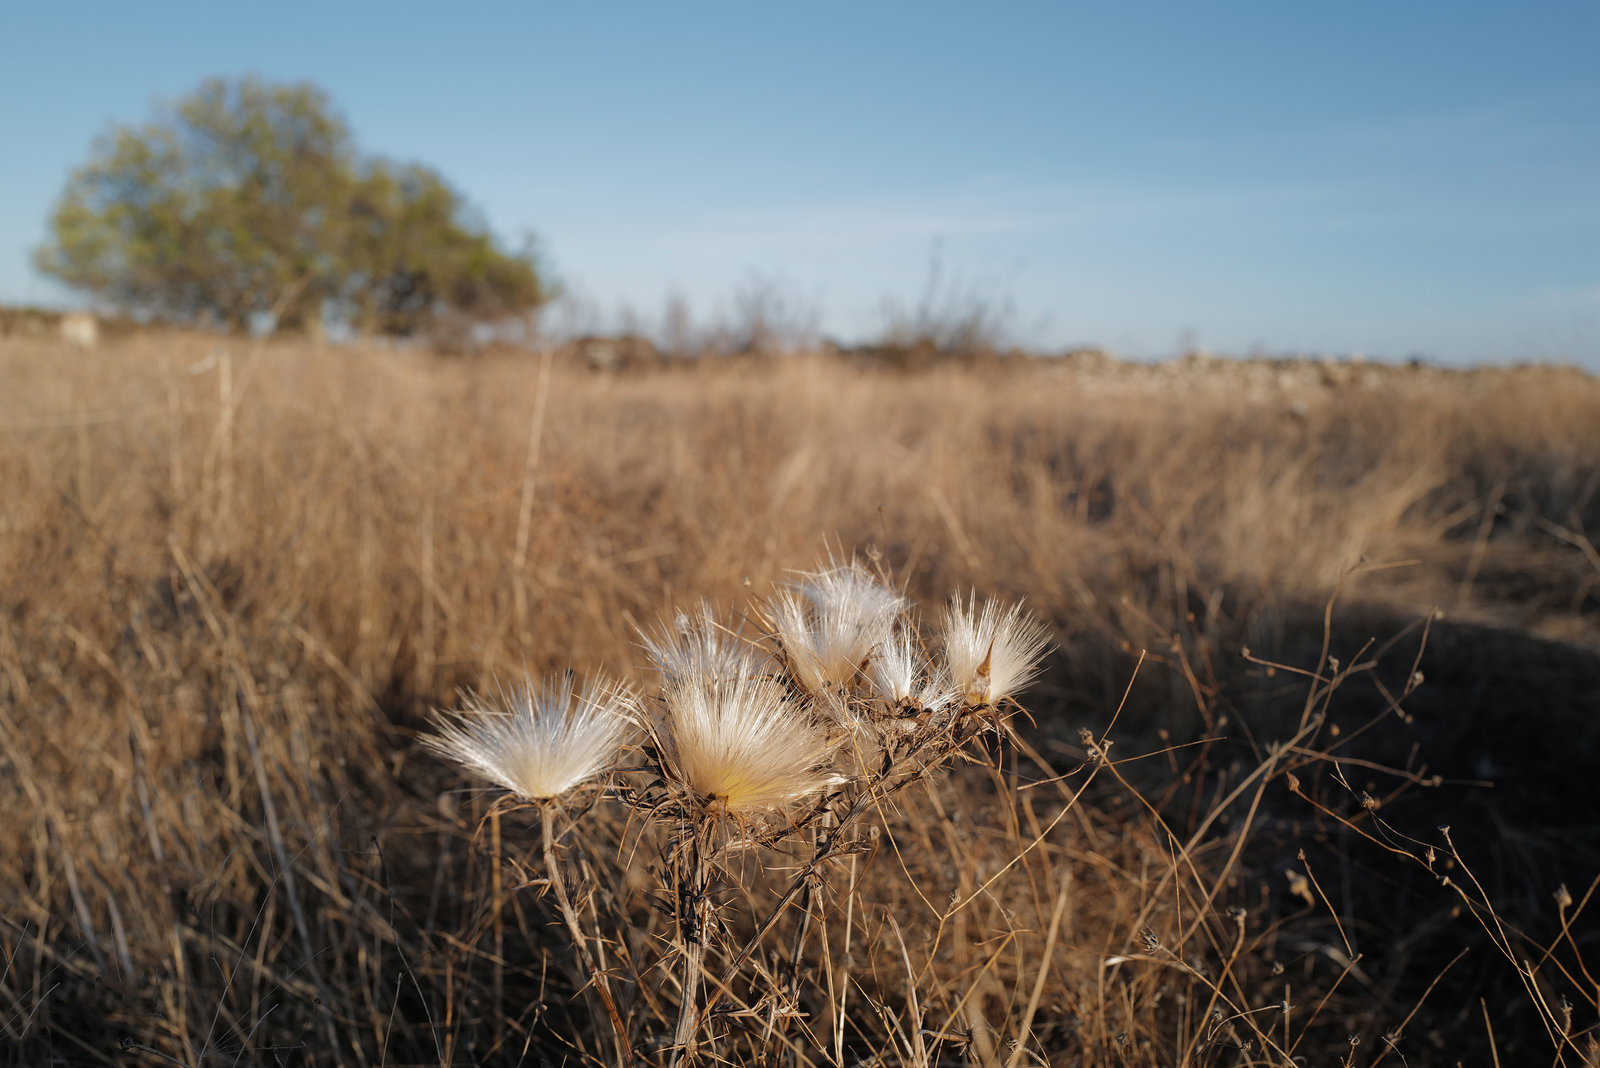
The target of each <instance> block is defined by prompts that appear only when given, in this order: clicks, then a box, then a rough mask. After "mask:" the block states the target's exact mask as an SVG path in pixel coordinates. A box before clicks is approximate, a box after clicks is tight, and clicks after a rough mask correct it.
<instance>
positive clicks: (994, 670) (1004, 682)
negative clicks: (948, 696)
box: [944, 594, 1050, 708]
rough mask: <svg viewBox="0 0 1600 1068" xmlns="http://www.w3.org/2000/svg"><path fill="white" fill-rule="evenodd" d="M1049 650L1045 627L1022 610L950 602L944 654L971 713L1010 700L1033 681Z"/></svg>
mask: <svg viewBox="0 0 1600 1068" xmlns="http://www.w3.org/2000/svg"><path fill="white" fill-rule="evenodd" d="M1049 644H1050V637H1049V632H1048V631H1046V630H1045V627H1044V624H1042V623H1040V622H1039V621H1038V620H1037V619H1034V618H1033V617H1032V616H1030V615H1027V614H1025V613H1024V612H1023V610H1022V605H1020V604H1013V605H1011V606H1009V607H1004V608H1003V607H1001V606H1000V605H999V604H998V603H997V602H995V601H985V602H984V604H983V608H982V609H981V610H980V609H979V608H978V606H977V595H976V594H974V595H972V596H971V597H969V598H968V600H967V603H966V604H962V603H961V598H960V596H959V595H958V596H956V597H954V598H952V599H951V601H950V607H949V609H948V610H947V611H946V613H945V621H944V649H945V662H946V665H947V667H948V669H949V672H950V679H951V681H952V682H953V683H954V684H955V686H956V690H957V692H958V693H959V694H960V695H961V700H962V701H963V703H965V704H966V705H967V707H969V708H987V707H989V706H991V705H995V704H998V703H999V702H1001V701H1003V700H1005V699H1006V698H1007V697H1011V696H1013V695H1015V694H1016V693H1017V691H1019V690H1021V689H1022V688H1023V687H1024V686H1026V685H1027V684H1028V683H1029V682H1031V681H1032V680H1033V677H1034V676H1035V675H1036V674H1037V673H1038V670H1039V661H1040V659H1041V658H1042V657H1043V656H1044V651H1045V649H1046V647H1047V646H1048V645H1049Z"/></svg>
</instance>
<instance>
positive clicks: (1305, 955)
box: [0, 335, 1600, 1068]
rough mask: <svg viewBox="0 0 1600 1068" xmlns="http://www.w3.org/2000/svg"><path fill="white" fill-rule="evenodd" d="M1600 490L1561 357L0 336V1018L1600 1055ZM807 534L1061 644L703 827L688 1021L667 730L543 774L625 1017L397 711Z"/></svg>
mask: <svg viewBox="0 0 1600 1068" xmlns="http://www.w3.org/2000/svg"><path fill="white" fill-rule="evenodd" d="M1596 531H1600V382H1597V381H1596V380H1595V379H1593V378H1591V377H1587V376H1585V375H1583V374H1580V373H1578V372H1574V371H1562V370H1555V369H1523V370H1515V371H1512V370H1506V371H1482V372H1475V373H1471V374H1464V373H1445V372H1440V371H1429V370H1425V369H1409V368H1397V369H1392V370H1379V369H1373V368H1366V369H1363V368H1349V367H1330V368H1318V367H1315V366H1305V367H1297V366H1292V365H1283V366H1266V365H1253V366H1234V365H1226V364H1210V363H1204V362H1195V361H1191V362H1189V363H1178V364H1174V365H1169V366H1166V367H1162V368H1129V367H1120V366H1117V365H1097V364H1092V363H1089V362H1087V361H1077V362H1071V363H1050V362H1047V361H1041V362H1040V363H1039V364H1038V365H1032V364H1028V363H995V364H991V365H983V366H971V367H948V368H937V369H933V370H927V371H921V372H917V373H903V372H895V371H888V370H874V369H871V368H864V367H860V366H856V365H853V364H849V363H846V362H842V361H840V360H837V359H830V358H824V357H820V356H819V357H814V358H801V357H796V358H786V359H771V360H766V361H761V362H742V361H737V360H729V361H707V362H705V363H701V364H698V365H686V366H679V367H671V368H661V369H657V370H645V371H638V372H633V373H628V374H603V373H596V372H592V371H588V370H585V369H583V368H581V367H579V366H576V365H575V364H572V363H569V362H568V361H565V360H562V359H559V358H556V359H552V360H549V361H548V362H547V361H545V360H542V359H540V358H538V357H521V358H511V357H485V358H479V359H470V360H444V359H437V358H432V357H428V356H425V355H421V354H417V353H407V352H393V351H383V350H377V349H374V350H353V349H346V348H318V347H314V346H312V345H310V344H308V343H298V342H282V343H273V344H271V345H265V346H256V345H252V344H250V343H248V342H242V341H229V340H219V339H216V338H203V337H185V336H170V337H163V336H158V335H148V336H135V337H131V338H129V339H126V340H123V341H119V342H117V343H115V344H113V345H110V346H107V347H103V348H100V349H96V350H91V351H76V350H70V349H67V348H66V347H64V346H62V345H60V344H58V343H53V342H49V341H44V340H37V339H10V340H6V339H0V799H3V802H4V809H3V811H4V812H5V813H6V814H7V818H6V819H5V820H4V821H3V822H0V1062H3V1063H7V1064H19V1065H35V1064H80V1063H81V1064H104V1063H117V1064H148V1065H161V1064H168V1065H170V1064H184V1065H189V1066H193V1068H199V1066H200V1065H203V1064H204V1065H221V1064H263V1065H276V1064H282V1065H313V1064H314V1065H333V1064H347V1065H361V1066H368V1065H374V1066H375V1065H401V1064H452V1065H473V1064H529V1065H540V1064H542V1065H551V1066H554V1065H560V1064H568V1065H579V1064H602V1065H603V1064H615V1063H619V1062H622V1061H625V1060H631V1061H633V1062H636V1063H641V1064H661V1065H667V1064H671V1063H675V1062H677V1061H679V1060H680V1059H681V1060H682V1061H684V1062H687V1061H688V1060H690V1059H696V1060H697V1062H698V1063H703V1064H749V1065H776V1064H784V1065H796V1066H807V1065H819V1066H820V1065H839V1066H841V1068H842V1066H845V1065H907V1066H931V1065H1001V1066H1006V1068H1020V1066H1024V1065H1040V1064H1053V1065H1108V1066H1110V1065H1118V1066H1121V1065H1129V1066H1154V1065H1274V1066H1282V1065H1286V1064H1291V1063H1293V1064H1314V1065H1376V1064H1380V1063H1389V1064H1393V1065H1411V1066H1417V1065H1428V1064H1439V1065H1453V1064H1458V1063H1459V1064H1469V1065H1490V1064H1495V1065H1512V1064H1543V1065H1574V1066H1576V1065H1592V1064H1596V1063H1600V1060H1597V1056H1600V1055H1597V1053H1596V1044H1595V1039H1596V1035H1597V1033H1600V1032H1597V1025H1600V986H1597V982H1596V976H1597V974H1600V919H1597V917H1600V905H1597V904H1596V903H1595V902H1594V901H1593V900H1592V895H1593V892H1594V891H1595V886H1596V879H1597V877H1600V773H1597V771H1596V766H1597V760H1600V553H1597V551H1596V544H1595V540H1596V538H1600V535H1597V534H1596V533H1595V532H1596ZM830 552H831V553H833V554H835V555H838V554H843V555H845V556H848V555H849V554H850V553H852V552H854V553H857V554H858V556H859V558H860V559H861V560H862V561H864V562H867V563H869V564H870V565H871V566H873V567H874V568H877V569H879V570H880V571H881V572H882V573H883V574H885V575H887V576H889V577H891V578H892V580H893V581H894V582H896V583H898V584H900V585H901V587H902V588H903V589H904V590H905V591H906V593H907V595H908V596H909V597H911V598H912V599H914V600H915V601H916V602H917V603H918V605H919V606H920V610H921V612H922V613H923V615H924V616H925V617H926V618H927V619H928V620H930V621H931V620H933V619H935V618H936V617H937V614H938V611H939V609H940V607H941V606H942V605H943V604H944V603H946V602H947V601H948V599H949V597H950V596H951V594H953V593H955V592H957V591H960V592H961V593H963V594H965V593H967V592H968V591H973V590H975V591H977V593H978V595H979V596H980V597H989V596H993V597H999V598H1004V599H1009V600H1014V599H1024V600H1025V601H1026V605H1027V607H1028V609H1029V610H1030V611H1031V612H1032V613H1034V614H1035V615H1036V616H1037V617H1038V618H1039V619H1041V620H1042V621H1044V622H1045V623H1046V624H1047V626H1048V627H1049V630H1050V634H1051V637H1052V641H1053V643H1054V647H1053V650H1052V652H1051V653H1050V654H1049V656H1048V659H1047V661H1046V663H1045V666H1044V670H1043V673H1042V675H1041V677H1040V678H1039V680H1038V681H1037V682H1036V683H1035V684H1034V685H1033V687H1032V688H1031V689H1030V690H1029V691H1027V692H1026V693H1025V694H1024V695H1023V696H1022V704H1023V705H1024V706H1025V708H1026V710H1027V714H1026V715H1024V714H1022V713H1020V712H1018V713H1014V714H1013V715H1012V716H1011V717H1010V720H1009V729H1008V730H1007V731H1006V732H1005V733H1003V734H996V733H992V732H990V733H982V734H979V735H977V736H976V737H974V738H973V739H972V740H971V741H970V742H968V743H967V744H966V745H965V746H964V748H963V749H962V750H961V755H960V756H959V757H958V758H956V759H952V760H950V761H949V762H948V763H947V764H946V765H945V766H943V767H940V768H936V769H933V770H931V771H930V772H929V773H927V774H923V775H917V776H914V777H913V778H912V779H911V780H910V781H908V782H906V783H904V784H902V786H901V788H899V789H897V790H896V791H895V792H893V793H890V792H888V791H885V792H884V795H883V796H882V797H881V798H877V799H876V803H874V804H872V805H870V806H869V807H868V808H867V809H865V810H864V811H863V812H862V814H861V815H860V817H859V818H858V819H856V820H855V821H854V822H853V823H851V824H850V825H849V826H848V827H847V828H845V829H846V830H847V831H848V833H849V840H848V842H846V843H845V847H844V848H842V849H840V851H839V852H838V853H837V854H836V855H833V856H831V857H830V858H829V859H827V860H825V861H824V862H822V863H820V864H815V865H811V866H809V867H808V866H807V862H808V860H810V859H811V858H812V857H813V855H814V854H813V842H814V841H820V840H821V839H820V837H818V838H816V839H813V838H811V837H808V836H806V835H800V836H795V835H791V836H789V837H787V838H785V837H783V836H782V835H778V834H774V835H770V836H769V837H767V838H766V839H765V840H764V841H762V842H753V843H747V844H746V846H745V847H744V848H742V849H738V850H729V851H727V852H726V853H725V854H724V855H723V856H722V857H721V858H720V861H719V863H718V866H717V868H716V871H715V873H714V877H713V878H712V880H711V882H712V886H713V888H712V891H711V892H712V893H714V894H715V896H716V902H715V908H716V911H717V914H718V915H719V916H720V917H721V927H720V929H718V930H717V931H714V932H712V933H711V934H710V935H708V936H707V939H706V944H705V946H704V954H705V959H704V965H703V974H704V982H705V983H706V985H707V989H708V990H713V991H715V995H716V997H715V1005H714V1006H712V1008H711V1011H708V1012H706V1013H705V1014H704V1019H702V1020H700V1021H699V1023H698V1025H697V1035H698V1039H697V1042H698V1047H697V1049H696V1050H694V1051H692V1057H691V1055H690V1054H689V1053H688V1052H687V1051H682V1050H676V1051H675V1050H674V1049H673V1048H672V1046H673V1037H674V1025H675V1023H676V1021H677V1019H678V1016H679V1011H678V1006H679V1003H680V1001H681V1000H682V996H683V990H684V986H685V984H684V982H683V980H682V974H683V970H682V969H681V968H680V967H679V960H680V958H681V956H682V953H683V948H684V947H683V946H682V945H681V944H680V943H681V940H680V939H679V938H678V936H677V935H676V933H675V928H674V922H673V910H674V904H673V902H672V901H671V900H670V898H671V894H670V891H671V889H672V885H673V884H672V878H671V875H670V870H669V869H671V868H672V866H673V864H674V861H673V859H672V854H671V852H670V850H671V847H672V834H671V829H670V828H668V827H664V826H662V825H661V824H660V823H659V821H656V820H654V819H650V818H646V815H645V814H643V813H641V812H639V811H634V810H630V808H629V807H628V806H627V805H626V804H625V798H622V797H619V795H626V794H628V793H629V791H636V790H643V789H645V788H646V787H647V785H648V784H647V783H646V782H645V781H644V780H645V779H646V778H647V777H648V773H647V772H639V771H624V772H623V773H622V774H621V776H620V777H619V778H618V779H617V780H616V784H615V787H614V789H612V790H611V791H610V793H609V795H606V796H602V794H601V793H600V792H598V790H591V791H590V792H589V793H588V794H586V795H585V796H584V797H583V798H581V803H578V802H574V803H573V804H570V805H568V806H567V808H566V810H565V811H563V812H562V813H561V815H560V820H561V822H562V825H563V827H565V828H566V829H565V834H564V837H563V839H562V846H561V849H562V863H563V865H564V868H565V875H564V877H563V878H564V882H563V885H562V887H561V888H560V889H562V890H564V891H565V892H566V893H567V894H569V895H570V898H571V900H572V902H573V903H574V905H575V906H576V910H577V913H578V914H579V920H580V926H582V927H584V929H586V930H587V931H588V936H587V938H588V940H589V943H590V944H592V949H589V950H586V952H590V953H592V954H594V955H595V956H597V957H598V958H599V960H600V964H599V966H600V967H601V968H603V969H604V971H605V973H606V976H607V980H608V981H607V985H608V986H609V988H610V991H611V992H612V993H613V994H614V997H615V1003H616V1009H617V1016H618V1017H619V1019H620V1029H619V1027H618V1026H617V1025H615V1024H613V1023H612V1022H610V1021H609V1019H608V1014H607V1013H605V1012H602V1011H601V1010H600V1009H599V1008H598V1007H597V1006H598V1001H597V999H596V997H595V996H594V994H595V987H593V986H590V987H589V988H588V989H587V990H586V989H583V988H584V986H585V984H586V983H588V981H589V980H588V976H587V974H586V968H585V965H584V954H580V953H577V952H575V950H574V946H573V939H572V937H571V936H570V934H569V929H568V926H567V925H564V924H563V922H562V918H561V914H560V912H559V910H558V909H557V907H556V899H557V897H558V896H559V895H558V894H557V893H553V892H552V886H551V884H550V881H549V880H548V879H547V878H546V875H545V868H544V867H543V866H542V864H541V862H540V859H539V852H540V826H539V818H538V816H537V814H534V813H531V812H530V811H528V810H526V809H517V808H507V807H505V806H503V805H502V806H499V807H494V805H495V801H496V797H497V793H496V792H495V791H493V790H491V789H488V788H487V787H486V786H485V785H484V784H483V783H482V782H480V781H478V780H476V779H473V778H470V777H469V776H468V775H467V774H466V773H465V772H463V771H461V770H460V769H458V768H456V767H454V766H451V765H449V764H447V763H445V762H444V761H442V760H440V759H439V758H438V757H437V756H436V755H434V754H433V753H432V752H430V751H428V750H427V749H425V748H424V747H423V746H422V745H421V744H419V737H420V735H421V734H423V733H424V732H426V731H427V730H428V729H429V728H430V720H429V715H430V713H431V712H432V711H433V710H434V709H439V708H450V707H456V706H458V705H459V704H460V702H461V701H462V699H463V695H464V694H466V693H467V692H469V691H477V692H482V693H485V694H491V695H492V694H495V693H497V692H498V688H499V687H500V686H502V685H508V684H510V683H513V682H516V681H518V680H520V679H521V678H522V677H523V675H524V673H528V674H531V675H532V676H534V677H544V678H551V677H555V676H556V675H557V674H558V673H559V672H561V671H562V670H564V669H566V668H568V667H573V668H576V669H577V670H578V671H580V672H583V673H588V672H592V671H597V670H604V671H608V672H610V673H613V674H615V675H621V676H623V677H625V678H628V679H631V680H633V681H634V682H636V683H637V684H639V685H640V686H642V687H646V688H648V687H650V686H651V685H652V681H651V678H650V675H649V673H648V672H647V671H646V670H645V668H644V667H643V665H644V663H645V661H644V658H643V657H642V656H641V655H640V651H639V647H638V642H639V631H640V629H641V628H644V629H649V628H651V627H653V626H656V625H657V624H659V623H660V621H662V620H663V619H667V618H670V616H671V613H672V612H673V610H674V609H675V608H679V607H693V606H696V605H698V604H699V603H700V602H702V601H708V602H710V603H711V604H713V605H715V606H717V608H718V609H719V610H720V611H722V612H724V613H726V614H728V615H729V616H730V617H733V616H736V615H737V614H738V613H740V612H742V611H744V610H745V608H746V606H748V605H749V604H750V603H751V602H752V600H753V599H758V598H762V597H765V596H766V595H767V594H769V593H770V592H771V590H772V589H773V587H774V584H781V583H782V582H783V581H784V580H785V578H786V577H787V576H789V575H790V574H791V573H792V569H796V568H809V567H813V566H816V565H817V564H818V563H819V562H821V561H826V560H827V559H828V557H829V554H830ZM642 759H643V758H641V759H640V760H635V761H634V765H635V766H639V765H640V764H641V763H642ZM568 825H570V826H568ZM807 834H808V835H809V832H807ZM808 873H810V876H808ZM791 888H799V892H796V893H790V892H789V891H790V889H791ZM777 906H783V907H777ZM769 916H771V917H774V919H773V922H772V924H771V926H770V927H766V926H765V925H764V924H763V921H764V919H765V918H767V917H769ZM619 1030H620V1032H621V1034H620V1035H619V1033H618V1032H619ZM624 1046H626V1048H628V1049H630V1050H631V1051H632V1053H631V1055H630V1054H624V1053H623V1052H621V1050H622V1048H623V1047H624Z"/></svg>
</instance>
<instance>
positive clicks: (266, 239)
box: [35, 78, 547, 335]
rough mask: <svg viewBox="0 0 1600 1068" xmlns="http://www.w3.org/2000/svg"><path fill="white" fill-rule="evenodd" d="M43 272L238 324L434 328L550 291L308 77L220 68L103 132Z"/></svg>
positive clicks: (148, 304)
mask: <svg viewBox="0 0 1600 1068" xmlns="http://www.w3.org/2000/svg"><path fill="white" fill-rule="evenodd" d="M35 258H36V262H37V264H38V266H39V268H40V270H42V271H44V272H45V273H47V274H51V275H54V276H55V277H57V278H60V279H61V280H62V281H64V282H66V283H67V284H68V285H71V286H74V287H76V288H78V289H82V290H84V291H86V292H88V293H91V294H93V295H94V296H95V297H97V298H99V299H101V300H103V301H105V302H107V303H110V304H112V305H115V306H117V307H119V308H120V309H122V310H125V311H128V312H132V313H135V314H143V315H147V316H150V317H153V318H156V319H161V320H165V321H170V322H179V323H204V322H210V323H215V324H219V325H225V326H228V327H231V328H234V329H242V328H244V327H246V326H247V325H248V324H249V323H250V322H251V320H252V319H253V318H255V317H257V316H260V315H263V314H269V315H271V316H273V317H274V319H275V322H276V325H277V326H278V327H279V328H288V329H294V328H299V327H304V326H306V325H307V324H308V323H309V322H310V321H312V320H313V319H316V318H318V317H320V316H322V315H324V314H328V315H332V316H334V317H336V318H340V319H343V320H345V321H347V322H349V323H350V324H351V325H353V326H354V327H356V328H358V329H361V330H363V331H369V332H382V333H390V334H405V335H415V334H428V333H434V332H437V331H440V330H441V329H445V330H459V329H460V328H461V327H462V325H463V324H465V325H469V326H470V325H471V324H475V323H480V322H491V321H495V320H503V319H506V318H510V317H514V316H518V315H521V314H523V313H526V312H528V311H531V310H533V309H534V308H537V307H538V306H539V305H540V304H541V303H543V301H544V300H545V299H546V297H547V293H546V287H545V286H544V285H543V283H542V280H541V278H540V276H539V271H538V268H537V266H536V263H535V260H534V258H533V257H532V255H531V254H530V253H527V252H523V253H520V254H513V253H508V252H505V251H502V250H501V248H500V247H499V245H498V244H497V243H496V242H495V240H494V238H493V236H492V235H491V234H490V233H489V231H488V230H487V228H486V227H485V226H484V225H483V224H482V223H481V221H480V220H478V219H476V218H474V217H473V216H472V214H471V213H470V212H469V211H468V209H467V207H466V205H465V203H464V201H463V199H462V198H461V196H460V195H459V194H457V193H456V192H455V191H454V190H453V189H452V188H451V187H450V186H449V184H448V183H446V182H445V180H444V179H443V178H442V177H441V176H440V175H438V174H437V173H436V172H434V171H432V170H430V169H428V168H426V167H422V166H417V165H406V166H400V165H396V164H392V163H388V162H386V161H381V160H363V159H362V158H361V156H360V155H359V154H358V153H357V151H356V149H355V146H354V144H353V142H352V139H351V137H350V132H349V130H348V129H347V128H346V126H345V125H344V123H343V121H342V120H341V119H340V118H339V117H338V116H337V114H336V113H335V112H334V110H333V107H332V105H331V103H330V101H329V99H328V97H327V95H326V94H325V93H323V92H322V91H321V90H320V89H317V88H316V87H315V86H311V85H304V84H301V85H277V84H273V83H269V82H264V81H260V80H258V79H254V78H244V79H237V80H225V79H212V80H210V81H207V82H205V83H204V84H203V85H201V86H200V88H199V89H197V90H196V91H195V92H193V93H191V94H190V95H188V96H186V97H184V98H183V99H181V100H179V101H178V102H177V103H176V104H174V105H171V106H168V107H164V108H161V109H159V110H158V114H157V115H156V117H155V118H154V119H153V120H152V121H150V122H148V123H146V124H144V125H142V126H138V127H131V126H116V127H113V128H112V129H111V130H110V131H109V132H108V133H107V134H105V135H104V136H103V137H101V138H100V139H99V140H98V141H97V142H96V143H95V146H94V148H93V150H92V152H91V154H90V159H89V162H88V163H86V164H85V165H84V166H82V167H80V168H79V169H78V170H77V171H76V172H74V174H73V175H72V177H71V179H70V180H69V181H68V183H67V187H66V190H65V191H64V192H63V193H62V196H61V199H60V201H59V202H58V204H57V205H56V209H55V212H54V215H53V216H52V219H51V240H50V241H49V242H48V243H47V244H46V245H45V246H44V247H42V248H41V249H39V251H38V252H37V254H36V257H35Z"/></svg>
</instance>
